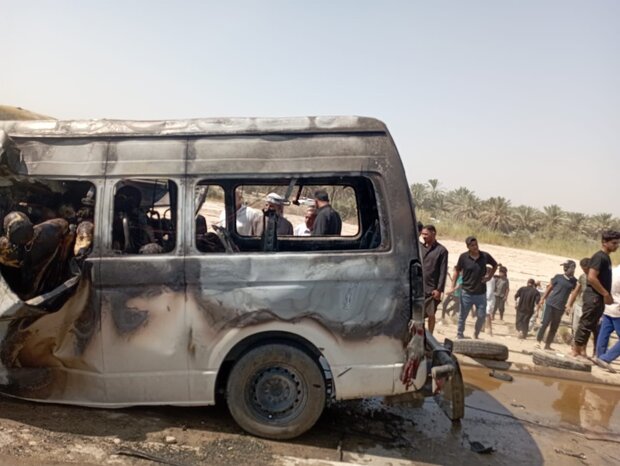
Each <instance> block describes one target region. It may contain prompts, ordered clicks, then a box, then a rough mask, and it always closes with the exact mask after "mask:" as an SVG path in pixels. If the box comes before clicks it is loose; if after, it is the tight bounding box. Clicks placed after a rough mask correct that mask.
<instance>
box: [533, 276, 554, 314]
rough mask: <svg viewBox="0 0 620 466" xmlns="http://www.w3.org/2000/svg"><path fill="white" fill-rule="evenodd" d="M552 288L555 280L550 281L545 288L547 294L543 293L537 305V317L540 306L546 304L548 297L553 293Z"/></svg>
mask: <svg viewBox="0 0 620 466" xmlns="http://www.w3.org/2000/svg"><path fill="white" fill-rule="evenodd" d="M551 290H553V280H551V282H549V284H548V285H547V289H546V290H545V294H544V295H543V297H542V299H541V300H540V301H538V305H537V306H536V318H537V319H538V312H539V311H540V308H541V307H542V305H543V304H544V302H545V300H546V299H547V297H548V296H549V295H550V294H551Z"/></svg>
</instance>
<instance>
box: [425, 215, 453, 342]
mask: <svg viewBox="0 0 620 466" xmlns="http://www.w3.org/2000/svg"><path fill="white" fill-rule="evenodd" d="M422 240H423V241H424V244H423V245H422V264H423V267H424V310H425V313H426V315H427V316H428V331H429V332H431V333H433V330H434V329H435V312H436V311H437V306H438V305H439V302H440V301H441V295H442V294H443V290H444V288H445V286H446V275H447V274H448V250H447V249H446V248H444V247H443V246H442V245H441V244H439V243H438V242H437V230H436V229H435V226H434V225H426V226H425V227H423V228H422Z"/></svg>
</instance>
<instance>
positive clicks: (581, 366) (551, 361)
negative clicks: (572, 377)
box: [532, 350, 592, 372]
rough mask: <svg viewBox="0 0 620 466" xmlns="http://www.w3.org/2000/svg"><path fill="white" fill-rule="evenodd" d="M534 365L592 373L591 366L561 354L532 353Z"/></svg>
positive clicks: (547, 352)
mask: <svg viewBox="0 0 620 466" xmlns="http://www.w3.org/2000/svg"><path fill="white" fill-rule="evenodd" d="M532 360H533V361H534V364H537V365H539V366H547V367H558V368H560V369H571V370H574V371H583V372H592V364H590V363H587V362H585V361H580V360H579V359H576V358H573V357H572V356H567V355H565V354H561V353H552V352H549V351H542V350H537V351H534V352H533V353H532Z"/></svg>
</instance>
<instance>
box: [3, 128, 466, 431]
mask: <svg viewBox="0 0 620 466" xmlns="http://www.w3.org/2000/svg"><path fill="white" fill-rule="evenodd" d="M0 142H1V149H0V175H1V177H2V178H1V181H0V192H1V199H2V202H1V203H0V213H1V214H2V218H5V217H6V216H7V215H8V216H10V215H13V216H15V215H16V214H15V212H21V213H22V214H25V215H26V216H27V217H28V219H29V220H30V222H31V224H32V225H33V232H34V231H38V232H40V231H42V230H43V228H44V227H43V226H41V225H43V224H45V223H46V222H50V221H55V222H56V223H60V222H59V221H58V220H62V221H64V222H65V223H64V224H62V226H64V225H65V224H66V228H64V229H62V232H60V233H59V234H58V237H59V238H60V239H59V240H58V239H46V240H45V241H43V240H42V239H40V238H42V236H41V234H40V233H38V234H36V235H35V234H33V235H32V236H33V238H30V239H31V241H30V242H27V244H21V245H20V244H15V241H14V240H11V235H10V232H9V231H7V226H6V225H5V228H4V230H3V231H2V234H3V239H1V241H3V244H5V247H4V249H3V251H4V252H3V254H2V256H1V261H0V262H1V264H0V268H1V271H2V278H0V341H1V344H0V363H1V364H0V390H1V391H2V392H4V393H6V394H9V395H13V396H18V397H22V398H27V399H36V400H42V401H49V402H61V403H71V404H81V405H88V406H108V407H121V406H129V405H145V404H175V405H208V404H212V403H214V402H215V399H216V397H217V395H218V394H221V395H224V396H225V397H226V399H227V402H228V405H229V407H230V410H231V413H232V415H233V417H234V418H235V420H236V421H237V422H238V423H239V424H240V425H241V426H242V427H243V428H244V429H246V430H247V431H249V432H251V433H254V434H256V435H260V436H264V437H269V438H291V437H294V436H297V435H299V434H301V433H303V432H304V431H305V430H307V429H309V428H310V427H312V425H313V424H314V422H315V421H316V420H317V419H318V417H319V415H320V413H321V411H322V409H323V407H324V405H325V404H326V402H329V400H331V399H350V398H361V397H366V396H374V395H393V394H401V393H406V392H408V391H409V392H417V393H420V394H424V395H436V396H437V397H439V398H441V405H442V406H443V407H444V409H445V411H446V412H447V414H448V415H449V416H450V417H451V418H452V419H458V418H460V417H462V415H463V394H462V379H461V376H460V370H459V368H458V364H457V363H456V360H455V359H454V358H453V357H452V355H451V354H450V353H449V351H448V350H447V349H446V348H445V347H444V346H441V345H439V344H438V343H437V342H436V341H435V340H434V339H433V338H432V336H430V335H429V334H426V333H425V332H424V327H423V322H424V317H423V310H422V301H423V293H422V285H421V278H422V277H421V264H420V254H419V250H418V247H419V245H418V241H417V231H416V219H415V214H414V210H413V205H412V201H411V198H410V194H409V189H408V185H407V181H406V178H405V175H404V171H403V168H402V163H401V161H400V158H399V156H398V152H397V150H396V147H395V145H394V143H393V141H392V139H391V137H390V135H389V133H388V131H387V128H386V127H385V125H384V124H383V123H381V122H380V121H377V120H374V119H371V118H361V117H307V118H288V119H256V118H240V119H204V120H185V121H160V122H132V121H107V120H101V121H72V122H57V121H36V122H5V123H3V124H0ZM317 190H320V191H323V192H328V193H329V197H330V198H331V199H330V200H331V204H332V205H333V206H334V208H335V209H336V210H338V211H340V213H341V216H342V217H343V221H342V224H343V225H342V232H341V233H340V234H338V235H332V236H312V235H309V236H293V235H289V234H287V235H282V234H278V229H277V228H276V226H277V222H278V218H280V216H281V215H280V216H278V215H275V214H273V213H272V212H271V211H270V210H269V209H263V208H262V207H263V204H262V202H263V200H264V198H265V195H266V194H267V193H268V192H276V193H278V195H279V197H278V199H280V198H282V199H284V202H283V203H284V204H285V205H287V206H288V207H287V208H286V210H285V211H284V214H283V215H291V216H293V214H294V213H295V212H297V213H298V214H301V215H302V216H303V211H302V209H305V205H307V204H308V202H306V201H307V199H311V198H312V195H313V194H312V193H314V192H316V191H317ZM296 209H297V210H296ZM252 216H254V218H255V219H258V223H259V224H260V228H257V229H256V230H250V229H247V228H245V223H244V222H247V221H248V219H249V218H250V217H252ZM280 221H282V220H280ZM13 225H14V224H13ZM89 229H90V232H91V233H90V234H91V236H90V242H89V241H88V238H87V234H86V233H84V232H85V231H86V230H89ZM81 234H83V236H84V237H83V238H82V237H80V235H81ZM14 236H15V235H14ZM15 237H16V236H15ZM76 237H79V238H76ZM37 238H39V243H43V246H45V247H46V248H47V249H45V251H47V255H45V256H44V257H45V261H43V262H44V263H43V264H42V265H39V268H41V269H42V270H38V272H37V273H38V274H39V275H40V276H41V277H46V278H45V279H44V280H42V281H41V280H39V282H40V283H39V282H37V283H39V284H38V285H37V287H36V288H33V286H35V285H33V280H32V279H31V277H32V276H33V273H32V271H31V270H30V268H31V267H32V266H33V265H36V264H33V262H34V259H33V257H32V256H33V251H35V250H37V248H35V247H34V246H33V244H35V243H33V241H34V239H37ZM46 238H47V237H46ZM80 238H81V239H80ZM82 240H83V241H85V243H84V244H86V246H80V244H82V243H80V241H82ZM76 242H77V243H78V244H77V245H76ZM37 244H38V243H37ZM43 246H39V248H43ZM29 248H30V249H29ZM39 275H37V274H34V276H39ZM29 277H30V278H29ZM448 346H449V345H448Z"/></svg>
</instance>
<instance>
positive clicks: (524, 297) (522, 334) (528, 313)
mask: <svg viewBox="0 0 620 466" xmlns="http://www.w3.org/2000/svg"><path fill="white" fill-rule="evenodd" d="M515 302H516V303H515V308H516V309H517V321H516V323H515V326H516V328H517V333H518V337H519V338H521V339H524V338H527V332H528V330H529V323H530V319H531V318H532V315H533V314H534V308H535V307H536V305H537V304H538V303H539V302H540V293H539V292H538V290H537V289H536V282H535V281H534V279H533V278H530V279H529V280H528V281H527V286H522V287H521V288H519V290H518V291H517V293H516V294H515Z"/></svg>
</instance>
